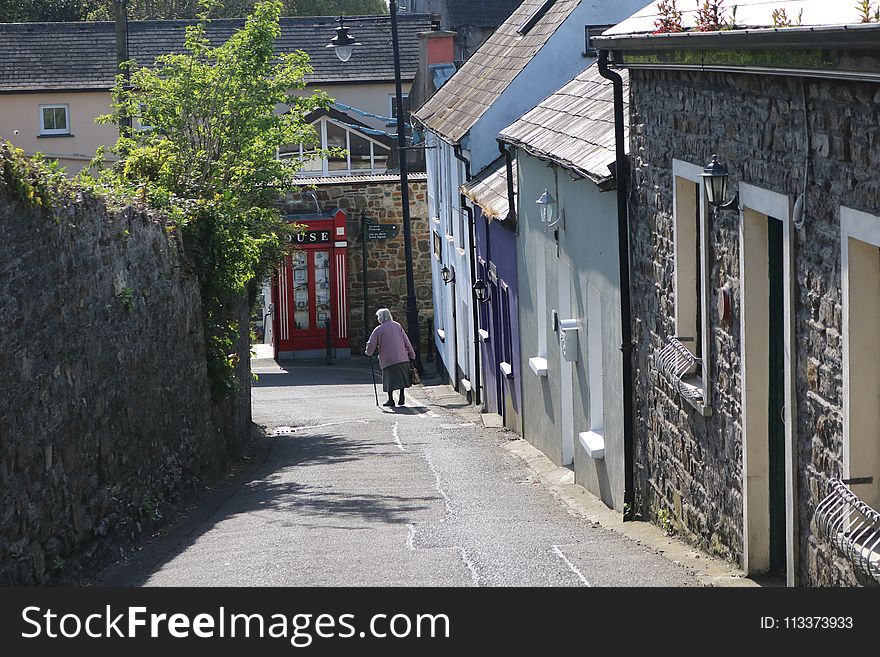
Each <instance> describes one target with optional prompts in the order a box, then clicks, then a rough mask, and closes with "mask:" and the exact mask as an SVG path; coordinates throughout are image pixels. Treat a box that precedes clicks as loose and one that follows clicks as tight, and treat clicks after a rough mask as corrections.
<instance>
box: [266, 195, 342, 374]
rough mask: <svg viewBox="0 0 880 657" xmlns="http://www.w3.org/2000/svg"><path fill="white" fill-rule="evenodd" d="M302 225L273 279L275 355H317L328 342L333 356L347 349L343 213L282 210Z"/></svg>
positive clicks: (323, 352)
mask: <svg viewBox="0 0 880 657" xmlns="http://www.w3.org/2000/svg"><path fill="white" fill-rule="evenodd" d="M286 218H287V220H288V221H291V222H296V223H299V224H304V225H305V226H306V231H305V233H303V234H301V235H296V236H294V237H293V239H292V243H293V245H295V247H296V248H291V250H290V253H289V255H288V256H287V259H286V261H285V263H284V265H283V266H282V267H281V268H280V269H279V270H278V271H277V272H276V274H275V276H274V277H273V279H272V302H273V304H274V307H275V309H276V312H275V313H274V315H273V318H272V329H273V335H274V336H275V339H274V346H275V357H276V358H281V359H289V358H322V357H324V356H325V354H326V352H327V344H328V333H327V324H328V322H329V325H330V333H329V343H330V348H331V349H332V350H333V355H334V357H345V356H348V355H349V354H350V349H349V343H348V285H347V278H348V271H347V259H348V238H347V235H346V229H345V220H346V214H345V212H343V211H342V210H340V209H338V208H337V209H336V210H334V211H332V212H330V213H324V214H321V215H318V214H309V215H287V217H286Z"/></svg>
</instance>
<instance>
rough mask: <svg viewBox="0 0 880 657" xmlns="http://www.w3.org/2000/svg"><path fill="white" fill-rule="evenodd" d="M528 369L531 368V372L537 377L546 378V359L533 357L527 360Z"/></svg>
mask: <svg viewBox="0 0 880 657" xmlns="http://www.w3.org/2000/svg"><path fill="white" fill-rule="evenodd" d="M529 367H531V368H532V372H534V373H535V374H537V375H538V376H547V359H546V358H539V357H538V356H535V357H533V358H529Z"/></svg>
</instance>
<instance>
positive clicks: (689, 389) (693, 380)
mask: <svg viewBox="0 0 880 657" xmlns="http://www.w3.org/2000/svg"><path fill="white" fill-rule="evenodd" d="M681 387H682V388H683V389H684V391H685V392H684V393H682V392H679V397H681V398H682V399H684V400H685V401H686V402H687V403H688V404H690V405H691V406H692V407H693V408H694V409H695V410H696V411H697V412H698V413H699V414H700V415H702V416H703V417H709V416H710V415H712V407H711V406H707V405H706V404H705V403H704V402H703V390H705V388H704V387H703V378H702V377H699V376H688V377H685V378H683V379H682V380H681ZM697 394H699V399H697V398H695V396H696V395H697Z"/></svg>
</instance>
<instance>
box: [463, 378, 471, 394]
mask: <svg viewBox="0 0 880 657" xmlns="http://www.w3.org/2000/svg"><path fill="white" fill-rule="evenodd" d="M461 387H462V388H464V389H465V390H467V391H468V392H470V391H471V390H473V385H471V382H470V381H469V380H468V379H465V378H462V379H461Z"/></svg>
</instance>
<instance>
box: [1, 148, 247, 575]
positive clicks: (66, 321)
mask: <svg viewBox="0 0 880 657" xmlns="http://www.w3.org/2000/svg"><path fill="white" fill-rule="evenodd" d="M0 155H2V153H0ZM0 173H2V169H0ZM0 233H2V235H3V240H4V246H3V250H2V256H0V335H2V336H3V349H2V350H0V371H2V372H3V373H4V378H5V382H6V383H5V385H3V386H2V387H0V584H6V585H8V584H34V583H43V582H46V581H69V580H70V578H71V577H74V576H75V574H76V568H77V565H78V564H79V563H81V562H82V561H83V560H87V561H89V562H91V565H96V564H98V563H100V562H101V561H102V560H104V559H106V558H110V557H112V556H113V555H114V554H115V556H117V557H118V555H119V552H118V545H119V544H120V542H125V541H127V540H131V539H132V538H135V537H137V536H138V535H139V534H140V532H141V530H142V529H144V528H145V527H147V526H149V524H150V523H151V521H154V520H156V518H157V516H158V515H160V514H161V513H162V512H163V511H164V510H165V509H166V504H168V503H173V502H174V501H175V500H177V499H179V498H180V495H181V494H182V493H183V492H184V491H186V490H187V487H188V486H190V485H191V484H193V483H194V482H203V481H210V479H211V478H212V477H214V476H216V475H218V474H219V473H220V472H222V471H223V469H224V467H225V466H226V462H227V458H228V457H229V455H230V454H231V453H234V452H235V450H236V449H237V447H238V440H239V439H240V437H241V435H242V431H249V424H250V422H249V413H250V410H249V404H248V403H247V401H248V400H249V388H248V387H245V388H244V389H243V390H242V396H241V399H239V400H236V402H235V403H234V404H231V405H229V409H228V410H215V409H214V406H213V404H212V402H211V399H210V393H209V386H208V381H207V375H206V366H205V346H204V339H203V337H202V322H201V302H200V297H199V289H198V284H197V281H196V278H195V276H194V275H193V274H192V273H190V272H189V271H187V268H186V266H185V265H184V262H183V259H182V257H181V254H180V246H179V244H178V242H177V239H176V235H175V234H174V233H170V232H169V231H168V230H166V225H165V222H164V221H163V220H161V219H160V218H157V217H152V216H148V215H146V214H144V213H142V212H139V211H135V210H133V209H131V208H127V209H124V210H122V211H110V210H108V209H107V208H105V206H104V204H103V203H102V202H101V201H99V200H97V199H95V198H93V197H91V196H90V195H86V196H85V197H83V196H80V197H79V198H78V199H77V200H76V201H73V202H70V203H69V204H68V205H67V206H66V207H63V208H60V209H56V210H55V211H54V212H44V211H42V210H41V209H39V208H37V207H35V206H31V205H26V204H23V203H21V202H19V201H16V200H13V199H11V198H10V195H9V194H8V193H5V192H4V189H3V185H0ZM246 354H247V351H245V355H246ZM245 361H246V362H247V361H248V359H247V358H245ZM249 378H250V377H249V372H247V373H242V380H243V382H244V383H246V384H247V383H248V382H249ZM242 400H244V401H242ZM245 406H247V408H245ZM218 427H224V428H223V429H220V428H218ZM243 427H244V429H243ZM113 545H116V548H113V547H112V546H113ZM114 550H115V552H114Z"/></svg>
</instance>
